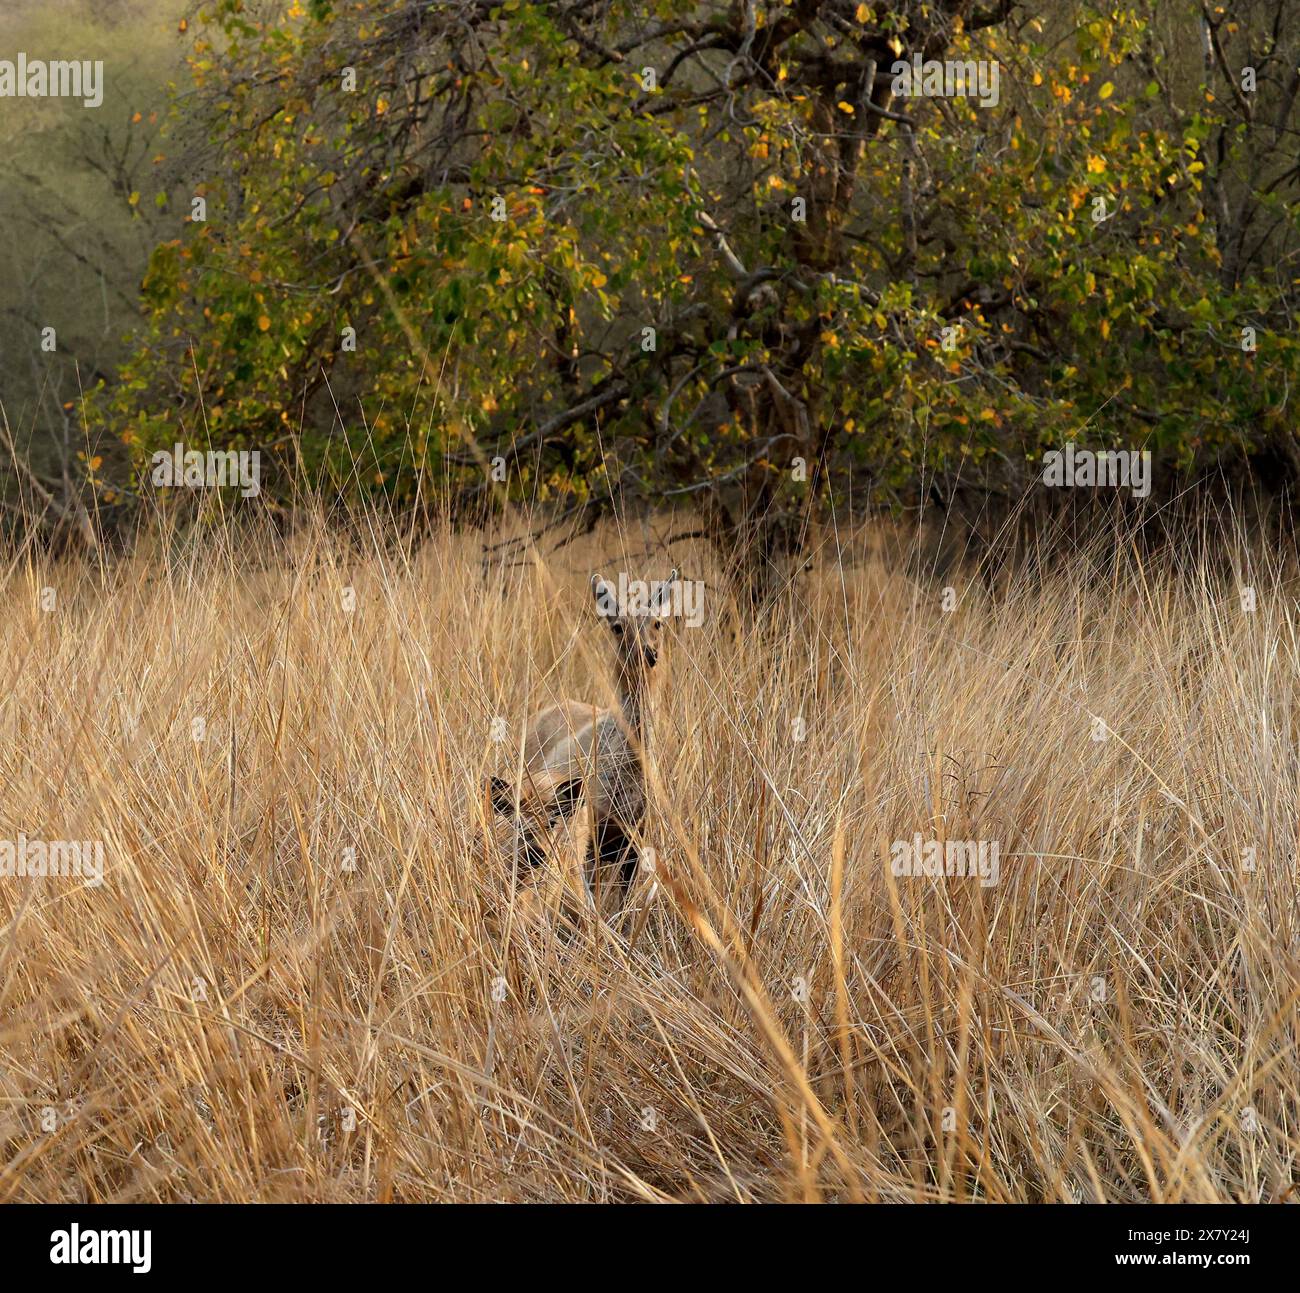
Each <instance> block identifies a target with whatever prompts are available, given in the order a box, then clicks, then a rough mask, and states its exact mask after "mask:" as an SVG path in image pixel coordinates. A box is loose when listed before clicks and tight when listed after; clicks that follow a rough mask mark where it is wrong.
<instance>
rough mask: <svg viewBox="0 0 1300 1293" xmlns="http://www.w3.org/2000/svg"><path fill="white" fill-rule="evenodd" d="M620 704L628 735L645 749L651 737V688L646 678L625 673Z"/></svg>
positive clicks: (620, 692) (621, 680) (619, 690)
mask: <svg viewBox="0 0 1300 1293" xmlns="http://www.w3.org/2000/svg"><path fill="white" fill-rule="evenodd" d="M618 702H619V708H620V710H621V711H622V714H623V722H624V723H625V724H626V725H627V729H628V733H629V734H630V735H631V736H632V737H634V738H635V739H636V741H637V742H638V743H639V744H640V745H641V747H642V748H643V749H644V748H645V745H646V742H647V741H648V740H649V736H650V688H649V685H648V683H647V681H646V679H645V677H644V676H641V677H637V676H635V675H633V674H628V673H625V674H624V675H623V676H622V678H620V679H619V688H618Z"/></svg>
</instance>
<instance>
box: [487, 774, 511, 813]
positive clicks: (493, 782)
mask: <svg viewBox="0 0 1300 1293" xmlns="http://www.w3.org/2000/svg"><path fill="white" fill-rule="evenodd" d="M487 789H488V794H489V795H490V796H491V799H492V807H493V808H495V809H496V811H497V812H499V813H508V812H509V811H510V810H511V809H512V808H513V807H514V804H515V790H514V787H513V786H512V785H511V784H510V783H509V782H508V781H507V780H506V779H505V778H504V777H489V778H488V783H487Z"/></svg>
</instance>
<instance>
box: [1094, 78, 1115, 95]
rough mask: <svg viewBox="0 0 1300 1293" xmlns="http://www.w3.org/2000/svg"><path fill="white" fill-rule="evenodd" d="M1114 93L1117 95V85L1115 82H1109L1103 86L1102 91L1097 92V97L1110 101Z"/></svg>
mask: <svg viewBox="0 0 1300 1293" xmlns="http://www.w3.org/2000/svg"><path fill="white" fill-rule="evenodd" d="M1114 93H1115V83H1114V82H1113V81H1107V82H1106V84H1105V85H1103V86H1102V87H1101V89H1100V90H1098V91H1097V97H1098V98H1099V99H1109V98H1110V96H1111V95H1112V94H1114Z"/></svg>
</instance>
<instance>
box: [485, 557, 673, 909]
mask: <svg viewBox="0 0 1300 1293" xmlns="http://www.w3.org/2000/svg"><path fill="white" fill-rule="evenodd" d="M677 579H678V574H677V570H676V569H675V568H674V570H673V572H672V573H671V574H670V575H669V576H668V579H667V580H666V581H664V582H662V583H660V584H658V585H657V586H655V587H654V591H653V593H652V595H651V597H650V598H649V599H648V601H647V602H646V603H645V604H644V605H636V606H629V605H620V604H619V601H618V593H617V592H616V590H615V589H614V587H613V586H612V585H611V584H608V583H606V582H605V580H604V579H602V578H601V577H600V575H598V574H593V575H592V576H591V592H592V596H593V597H594V598H595V602H596V609H597V611H598V613H599V614H600V616H601V618H602V619H603V620H604V621H605V623H606V624H607V625H608V627H609V631H610V634H611V636H612V638H613V641H614V656H615V667H616V668H615V682H616V692H617V696H618V705H617V707H616V708H602V707H600V706H597V705H594V704H591V703H590V702H585V701H578V700H561V701H558V702H556V703H555V704H553V705H548V706H547V707H546V708H545V709H541V710H539V711H537V713H535V714H533V715H532V717H531V718H530V719H529V720H528V724H527V727H526V729H525V733H524V747H523V763H524V781H523V786H522V788H521V791H520V795H519V796H518V800H517V801H516V796H515V793H514V788H513V786H512V784H511V783H510V782H508V781H506V780H504V779H503V778H500V777H493V778H492V780H491V782H490V785H489V791H490V794H491V798H492V805H493V808H494V810H495V811H497V812H498V813H504V814H508V813H514V812H516V802H518V804H519V806H520V808H522V805H523V803H524V801H525V799H527V800H528V802H529V803H530V804H532V803H534V802H535V801H538V800H537V797H538V796H540V801H539V802H540V803H541V804H542V805H543V807H544V809H545V816H546V818H547V820H548V822H549V823H550V826H549V827H548V829H552V828H553V827H554V825H555V823H557V822H558V821H559V820H560V819H562V818H564V817H566V816H570V815H572V814H573V813H574V812H575V811H576V810H577V808H578V806H579V804H580V803H581V804H582V806H583V808H584V809H585V811H586V813H587V814H588V815H589V819H590V822H589V831H590V833H589V838H588V841H587V844H586V856H585V864H584V867H583V871H584V876H583V879H584V881H585V884H586V888H587V890H588V892H589V894H590V895H591V896H592V898H593V900H594V901H595V903H596V905H597V906H598V908H600V909H601V910H602V911H604V912H606V913H607V914H609V915H611V916H615V915H617V914H618V912H619V911H621V910H622V908H623V906H624V904H625V903H626V901H627V897H628V894H629V893H630V892H631V889H632V885H633V883H634V882H635V880H636V873H637V865H638V861H639V858H638V854H637V851H636V845H635V842H634V837H635V834H636V832H637V831H638V829H639V828H640V826H641V823H642V821H643V820H644V818H645V811H646V800H647V796H646V764H645V759H646V757H647V751H648V750H649V747H650V741H651V727H652V722H651V716H652V705H651V700H652V695H653V693H654V691H656V690H658V684H659V680H660V679H661V678H662V677H663V674H664V664H665V655H666V651H667V645H668V639H667V635H666V634H665V633H664V619H665V616H666V613H667V610H668V607H669V602H670V600H671V598H672V595H673V591H674V588H675V586H676V584H677ZM533 812H534V814H536V809H533ZM531 820H532V819H530V821H531ZM519 829H520V832H521V835H520V838H521V839H526V840H527V841H531V842H525V843H524V846H523V850H522V851H523V854H524V857H525V859H526V860H528V861H529V862H530V864H531V865H533V866H538V865H541V863H542V862H544V861H545V860H546V859H545V845H544V843H543V838H542V837H543V835H544V832H541V831H539V830H538V828H537V826H536V824H532V825H521V826H520V828H519ZM530 850H531V851H530Z"/></svg>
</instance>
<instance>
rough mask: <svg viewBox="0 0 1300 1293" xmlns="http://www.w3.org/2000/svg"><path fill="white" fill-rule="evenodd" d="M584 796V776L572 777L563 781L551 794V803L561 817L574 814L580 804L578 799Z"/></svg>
mask: <svg viewBox="0 0 1300 1293" xmlns="http://www.w3.org/2000/svg"><path fill="white" fill-rule="evenodd" d="M581 798H582V778H581V777H570V778H569V779H568V780H567V781H561V782H560V783H559V785H557V786H556V787H555V789H554V791H553V792H552V794H551V803H552V804H553V805H554V807H555V811H556V812H558V813H559V814H560V816H561V817H571V816H573V810H574V809H575V808H577V806H578V800H579V799H581Z"/></svg>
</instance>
